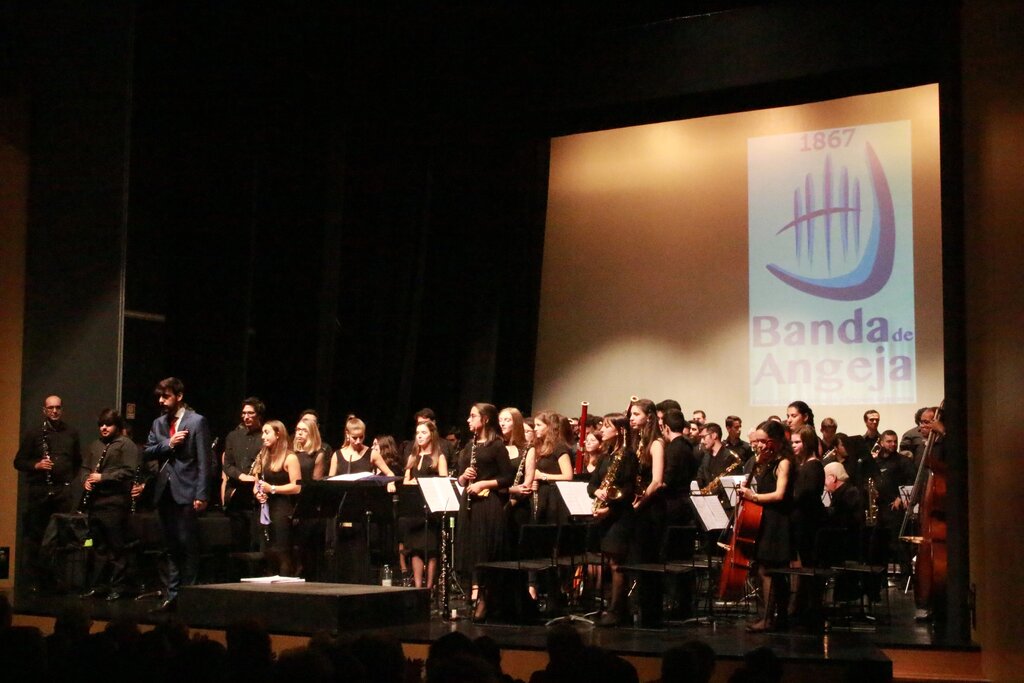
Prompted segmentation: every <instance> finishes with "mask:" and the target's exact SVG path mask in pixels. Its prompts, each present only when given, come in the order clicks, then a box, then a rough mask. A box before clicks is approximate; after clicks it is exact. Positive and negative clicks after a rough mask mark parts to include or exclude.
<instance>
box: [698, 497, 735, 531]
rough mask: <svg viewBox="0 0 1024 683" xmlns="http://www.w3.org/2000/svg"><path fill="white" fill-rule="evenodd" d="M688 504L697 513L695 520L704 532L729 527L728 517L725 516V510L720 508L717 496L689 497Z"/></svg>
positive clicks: (720, 502)
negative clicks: (698, 521)
mask: <svg viewBox="0 0 1024 683" xmlns="http://www.w3.org/2000/svg"><path fill="white" fill-rule="evenodd" d="M690 504H691V505H693V509H694V510H695V511H696V512H697V518H698V519H699V520H700V523H701V524H702V525H703V526H704V529H705V531H721V530H722V529H725V528H726V527H727V526H729V515H727V514H725V508H724V507H722V501H720V500H719V499H718V495H717V494H714V493H712V494H711V495H708V496H699V495H690Z"/></svg>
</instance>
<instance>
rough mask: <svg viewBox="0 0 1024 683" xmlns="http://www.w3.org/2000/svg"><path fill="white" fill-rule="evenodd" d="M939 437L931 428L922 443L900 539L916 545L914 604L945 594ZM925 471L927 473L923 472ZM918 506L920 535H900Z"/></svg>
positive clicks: (944, 480) (939, 414) (943, 484)
mask: <svg viewBox="0 0 1024 683" xmlns="http://www.w3.org/2000/svg"><path fill="white" fill-rule="evenodd" d="M944 406H945V401H943V402H942V404H940V405H939V407H938V408H937V409H936V410H935V417H934V418H933V419H934V421H935V422H940V421H941V420H942V412H943V408H944ZM938 437H939V434H938V433H937V432H936V431H935V430H934V429H933V430H932V431H931V432H930V433H929V434H928V439H927V441H925V446H924V452H923V453H922V455H921V463H920V465H919V466H918V470H917V477H916V478H915V480H914V490H913V492H912V493H911V494H910V503H909V505H908V506H907V512H906V515H904V517H903V526H902V527H901V529H900V539H901V540H904V541H909V542H910V543H915V544H916V545H917V560H916V562H915V563H914V598H915V601H916V602H917V604H918V605H931V606H934V605H935V604H936V603H937V602H939V601H941V600H943V599H944V598H945V595H946V574H947V571H948V568H949V564H948V559H949V558H948V555H947V544H946V538H947V532H948V528H947V526H946V490H947V488H946V485H947V481H948V472H947V469H946V463H945V462H943V461H942V460H940V459H939V458H937V457H936V456H935V442H936V441H937V440H938ZM926 470H927V471H926ZM918 504H919V508H920V509H919V512H918V515H917V516H918V522H919V524H920V535H918V536H906V535H904V534H905V532H906V529H907V525H908V524H909V522H910V520H911V518H912V517H913V516H914V508H915V506H917V505H918Z"/></svg>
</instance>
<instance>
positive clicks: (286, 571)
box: [252, 420, 302, 576]
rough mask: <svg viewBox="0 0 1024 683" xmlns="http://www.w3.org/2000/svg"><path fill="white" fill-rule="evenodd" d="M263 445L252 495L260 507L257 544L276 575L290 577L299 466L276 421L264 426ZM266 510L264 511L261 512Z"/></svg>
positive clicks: (280, 424) (285, 429)
mask: <svg viewBox="0 0 1024 683" xmlns="http://www.w3.org/2000/svg"><path fill="white" fill-rule="evenodd" d="M261 438H262V441H263V448H262V449H261V450H260V454H259V455H258V456H257V458H256V471H255V475H256V481H255V482H254V483H253V487H252V488H253V495H254V496H255V498H256V502H257V503H258V504H259V505H260V507H261V514H260V526H261V527H262V530H263V533H262V534H260V546H261V548H260V549H261V550H262V551H263V553H264V555H265V556H266V557H267V559H268V560H269V561H270V564H271V566H272V567H274V570H273V571H274V573H275V574H281V575H283V576H290V575H291V573H292V567H293V565H292V560H291V526H292V512H293V511H294V509H295V503H294V500H295V498H294V497H295V495H296V494H298V493H299V492H300V491H301V490H302V486H301V484H300V483H299V480H300V479H301V478H302V468H301V466H300V465H299V459H298V457H297V456H296V455H295V453H293V452H292V449H291V446H290V444H289V443H288V429H287V428H286V427H285V426H284V424H283V423H282V422H280V421H278V420H271V421H270V422H268V423H266V424H265V425H263V429H262V431H261ZM264 511H265V512H264Z"/></svg>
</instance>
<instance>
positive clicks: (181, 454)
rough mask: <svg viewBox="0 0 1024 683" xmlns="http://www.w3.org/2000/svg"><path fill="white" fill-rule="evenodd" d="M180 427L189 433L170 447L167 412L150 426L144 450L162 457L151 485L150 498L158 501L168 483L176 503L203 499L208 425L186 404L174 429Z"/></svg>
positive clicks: (153, 455) (149, 455) (187, 502)
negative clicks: (151, 496)
mask: <svg viewBox="0 0 1024 683" xmlns="http://www.w3.org/2000/svg"><path fill="white" fill-rule="evenodd" d="M183 429H187V430H188V436H187V437H185V440H184V441H183V442H181V443H180V444H178V446H177V448H171V445H170V438H171V422H170V416H169V415H166V414H164V415H161V416H160V417H158V418H157V419H155V420H153V427H152V429H150V430H149V438H148V439H147V440H146V447H145V449H144V451H143V452H144V453H145V455H146V459H148V460H152V459H154V458H157V459H159V460H160V461H161V467H160V472H159V473H158V474H157V476H156V482H155V483H154V486H155V488H154V489H153V500H154V501H156V502H158V503H159V501H160V497H161V496H162V495H163V493H164V490H165V488H166V487H167V485H168V484H170V486H171V495H172V496H173V497H174V502H175V503H178V504H179V505H187V504H191V503H192V502H193V501H196V500H206V491H207V488H208V487H207V486H206V480H207V478H208V477H209V469H210V427H209V425H208V424H207V422H206V418H205V417H203V416H202V415H200V414H199V413H197V412H196V411H194V410H192V409H191V408H186V409H185V412H184V413H183V414H182V416H181V420H180V421H179V422H178V424H177V425H176V426H175V430H174V431H176V432H178V431H181V430H183Z"/></svg>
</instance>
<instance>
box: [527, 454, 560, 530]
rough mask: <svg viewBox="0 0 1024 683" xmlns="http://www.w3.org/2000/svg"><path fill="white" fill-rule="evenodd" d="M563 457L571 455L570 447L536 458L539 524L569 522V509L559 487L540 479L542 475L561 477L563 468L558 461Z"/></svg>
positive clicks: (537, 515) (537, 517)
mask: <svg viewBox="0 0 1024 683" xmlns="http://www.w3.org/2000/svg"><path fill="white" fill-rule="evenodd" d="M563 455H565V456H567V457H568V455H569V447H568V446H566V445H565V444H562V445H560V446H557V447H556V448H555V450H554V452H552V453H551V455H548V456H545V457H543V458H542V457H540V456H539V455H537V456H536V463H535V466H536V473H535V474H534V476H535V477H536V478H537V513H536V515H535V516H536V519H537V523H538V524H566V523H567V522H568V521H569V508H567V507H566V506H565V501H564V500H562V496H561V494H559V493H558V485H557V484H556V483H555V482H553V481H544V480H542V479H540V473H542V472H543V473H544V474H546V475H549V476H551V475H559V474H561V473H562V468H561V467H559V465H558V459H559V458H561V457H562V456H563Z"/></svg>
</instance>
